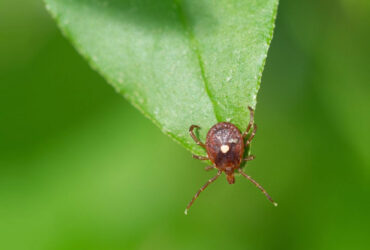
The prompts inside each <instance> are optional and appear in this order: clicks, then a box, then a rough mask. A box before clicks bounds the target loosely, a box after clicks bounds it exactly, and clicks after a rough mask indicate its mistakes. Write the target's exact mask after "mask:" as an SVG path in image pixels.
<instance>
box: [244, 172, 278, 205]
mask: <svg viewBox="0 0 370 250" xmlns="http://www.w3.org/2000/svg"><path fill="white" fill-rule="evenodd" d="M239 173H241V174H242V175H243V176H244V177H245V178H247V179H248V180H250V181H251V182H252V183H253V184H254V185H256V187H257V188H258V189H259V190H261V191H262V193H264V194H265V196H266V197H267V199H269V201H271V202H272V204H274V206H275V207H277V205H278V204H277V203H276V202H275V201H274V200H273V199H272V198H271V196H270V195H269V194H268V193H267V192H266V190H265V189H264V188H263V187H262V186H261V185H260V184H258V183H257V182H256V181H255V180H253V179H252V177H250V176H249V175H247V174H246V173H244V172H243V170H241V169H240V168H239Z"/></svg>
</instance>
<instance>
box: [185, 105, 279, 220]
mask: <svg viewBox="0 0 370 250" xmlns="http://www.w3.org/2000/svg"><path fill="white" fill-rule="evenodd" d="M248 109H249V111H250V121H249V124H248V127H247V129H246V131H245V132H244V133H243V134H242V133H241V132H240V130H239V129H238V128H237V127H236V126H235V125H234V124H232V123H229V122H220V123H217V124H216V125H214V126H213V127H212V128H211V129H210V130H209V131H208V134H207V138H206V143H205V144H204V143H203V142H201V141H200V140H199V139H198V138H197V137H196V136H195V134H194V132H193V130H194V128H200V127H199V126H197V125H191V126H190V128H189V133H190V136H191V137H192V138H193V140H194V141H195V142H196V143H197V144H198V145H199V146H201V147H203V148H204V149H205V150H206V151H207V155H208V156H207V157H204V156H199V155H193V157H194V158H195V159H198V160H210V161H211V162H212V164H213V165H212V166H208V167H206V168H205V169H206V170H207V171H208V170H211V169H217V170H218V171H217V174H216V176H215V177H213V178H211V179H209V180H208V181H207V183H206V184H204V186H203V187H201V188H200V189H199V191H198V192H197V193H196V194H195V195H194V197H193V199H192V200H191V201H190V202H189V204H188V206H187V207H186V209H185V214H187V213H188V210H189V208H190V207H191V205H193V203H194V201H195V200H196V199H197V198H198V196H199V194H200V193H201V192H202V191H203V190H204V189H206V187H207V186H208V185H209V184H211V183H212V182H214V181H215V180H216V179H217V178H218V177H219V176H220V175H221V174H222V172H225V174H226V179H227V181H228V182H229V183H230V184H234V183H235V178H234V173H235V172H239V173H240V174H241V175H243V176H244V177H245V178H247V179H248V180H250V181H251V182H252V183H253V184H254V185H256V187H257V188H259V189H260V190H261V191H262V192H263V193H264V194H265V196H266V197H267V199H269V200H270V201H271V202H272V204H274V206H277V205H278V204H277V203H276V202H274V201H273V200H272V199H271V197H270V195H269V194H268V193H267V192H266V191H265V189H264V188H263V187H262V186H261V185H260V184H258V183H257V182H256V181H255V180H253V179H252V178H251V177H250V176H249V175H247V174H246V173H244V172H243V170H242V169H241V167H240V164H241V163H242V162H243V161H251V160H253V159H254V158H255V157H254V156H253V155H250V156H248V157H247V158H243V155H244V148H245V147H247V146H248V145H249V144H250V143H251V142H252V140H253V137H254V135H255V134H256V131H257V125H256V124H254V110H253V109H252V108H251V107H248ZM252 127H253V130H252V133H251V135H250V136H249V137H248V139H247V136H248V133H249V131H250V129H251V128H252Z"/></svg>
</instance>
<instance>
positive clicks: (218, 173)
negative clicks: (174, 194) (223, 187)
mask: <svg viewBox="0 0 370 250" xmlns="http://www.w3.org/2000/svg"><path fill="white" fill-rule="evenodd" d="M221 173H222V171H220V170H219V171H218V172H217V174H216V176H215V177H213V178H212V179H209V180H208V181H207V183H206V184H204V185H203V187H201V188H200V189H199V191H198V192H197V193H196V194H195V195H194V197H193V199H192V200H191V201H190V202H189V204H188V206H187V207H186V209H185V214H186V215H187V214H188V210H189V209H190V207H191V205H193V203H194V201H195V200H196V199H197V198H198V197H199V195H200V193H201V192H202V191H203V190H204V189H206V188H207V187H208V185H209V184H211V183H212V182H214V181H215V180H217V178H218V177H220V175H221Z"/></svg>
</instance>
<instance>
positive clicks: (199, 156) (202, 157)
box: [193, 155, 209, 161]
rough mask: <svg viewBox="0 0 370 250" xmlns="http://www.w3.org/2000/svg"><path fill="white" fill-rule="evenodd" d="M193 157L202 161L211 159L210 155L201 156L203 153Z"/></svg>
mask: <svg viewBox="0 0 370 250" xmlns="http://www.w3.org/2000/svg"><path fill="white" fill-rule="evenodd" d="M193 158H195V159H198V160H201V161H205V160H209V159H208V157H206V156H201V155H193Z"/></svg>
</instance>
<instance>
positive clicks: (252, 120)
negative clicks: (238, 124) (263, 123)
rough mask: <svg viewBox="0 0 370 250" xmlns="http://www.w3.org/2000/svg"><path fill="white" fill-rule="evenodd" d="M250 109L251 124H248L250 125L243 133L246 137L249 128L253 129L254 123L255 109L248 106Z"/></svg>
mask: <svg viewBox="0 0 370 250" xmlns="http://www.w3.org/2000/svg"><path fill="white" fill-rule="evenodd" d="M248 109H249V113H250V118H249V124H248V127H247V129H246V130H245V132H244V133H243V137H244V138H245V137H246V136H247V135H248V133H249V130H250V129H251V127H252V125H253V123H254V110H253V109H252V108H251V107H250V106H248Z"/></svg>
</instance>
